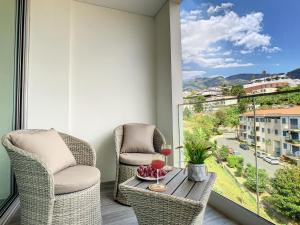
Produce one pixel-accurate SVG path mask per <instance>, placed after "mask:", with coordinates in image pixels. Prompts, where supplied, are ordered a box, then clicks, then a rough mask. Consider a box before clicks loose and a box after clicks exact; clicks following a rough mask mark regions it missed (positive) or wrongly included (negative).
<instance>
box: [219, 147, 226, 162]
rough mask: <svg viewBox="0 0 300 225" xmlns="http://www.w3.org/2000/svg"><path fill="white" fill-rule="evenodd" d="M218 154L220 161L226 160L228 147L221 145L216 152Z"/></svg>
mask: <svg viewBox="0 0 300 225" xmlns="http://www.w3.org/2000/svg"><path fill="white" fill-rule="evenodd" d="M218 156H219V158H220V160H221V161H226V159H227V157H228V156H229V149H228V148H227V147H226V146H224V145H223V146H222V147H221V149H220V150H219V152H218Z"/></svg>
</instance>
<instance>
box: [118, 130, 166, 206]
mask: <svg viewBox="0 0 300 225" xmlns="http://www.w3.org/2000/svg"><path fill="white" fill-rule="evenodd" d="M123 128H124V125H121V126H118V127H117V128H116V129H115V130H114V135H115V149H116V182H115V188H114V199H115V200H117V201H119V202H120V203H122V204H125V205H129V203H128V201H127V200H126V198H125V196H124V195H122V193H121V192H120V191H119V184H120V183H122V182H124V181H126V180H128V179H129V178H131V177H132V176H134V175H135V171H136V169H137V166H131V165H125V164H121V163H120V161H119V157H120V152H121V148H122V143H123V135H124V132H123ZM163 144H166V139H165V137H164V136H163V134H162V133H161V132H160V131H159V129H157V128H155V130H154V134H153V146H154V149H155V151H156V152H160V149H161V146H162V145H163Z"/></svg>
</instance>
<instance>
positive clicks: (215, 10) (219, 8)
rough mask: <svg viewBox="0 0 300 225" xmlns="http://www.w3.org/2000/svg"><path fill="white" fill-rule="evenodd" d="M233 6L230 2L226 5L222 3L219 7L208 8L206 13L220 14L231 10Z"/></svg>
mask: <svg viewBox="0 0 300 225" xmlns="http://www.w3.org/2000/svg"><path fill="white" fill-rule="evenodd" d="M233 6H234V5H233V4H232V3H230V2H227V3H222V4H221V5H217V6H210V7H209V8H208V9H207V13H208V14H214V13H218V12H221V11H224V10H225V11H226V10H228V9H230V8H232V7H233Z"/></svg>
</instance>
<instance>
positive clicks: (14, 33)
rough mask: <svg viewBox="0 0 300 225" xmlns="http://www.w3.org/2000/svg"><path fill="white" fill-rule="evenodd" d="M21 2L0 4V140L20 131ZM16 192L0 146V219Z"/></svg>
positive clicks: (3, 0)
mask: <svg viewBox="0 0 300 225" xmlns="http://www.w3.org/2000/svg"><path fill="white" fill-rule="evenodd" d="M24 2H25V1H21V0H20V1H19V0H16V1H14V0H0V137H2V136H3V135H4V134H6V133H7V132H9V131H11V130H14V129H20V128H22V126H21V124H22V117H23V116H22V114H23V113H22V110H21V109H22V107H23V106H22V105H23V104H22V96H23V94H22V90H23V88H22V87H23V84H22V83H23V75H22V74H23V71H24V51H23V49H24V48H23V43H24V39H23V37H24V24H25V23H24V18H25V14H24ZM16 192H17V191H16V185H15V181H14V177H13V173H12V170H11V164H10V159H9V157H8V155H7V153H6V151H5V149H4V147H3V146H2V144H0V218H1V216H2V214H3V213H4V212H5V210H6V209H7V208H8V206H9V205H10V203H11V202H12V201H13V199H14V197H15V196H16ZM0 222H1V221H0Z"/></svg>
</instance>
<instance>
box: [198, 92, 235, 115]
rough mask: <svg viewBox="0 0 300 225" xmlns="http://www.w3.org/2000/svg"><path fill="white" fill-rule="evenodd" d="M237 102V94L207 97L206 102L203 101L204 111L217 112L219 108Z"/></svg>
mask: <svg viewBox="0 0 300 225" xmlns="http://www.w3.org/2000/svg"><path fill="white" fill-rule="evenodd" d="M237 103H238V100H237V98H235V96H219V97H209V98H206V102H205V103H203V112H216V111H218V110H219V109H222V108H225V107H227V106H230V105H236V104H237Z"/></svg>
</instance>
